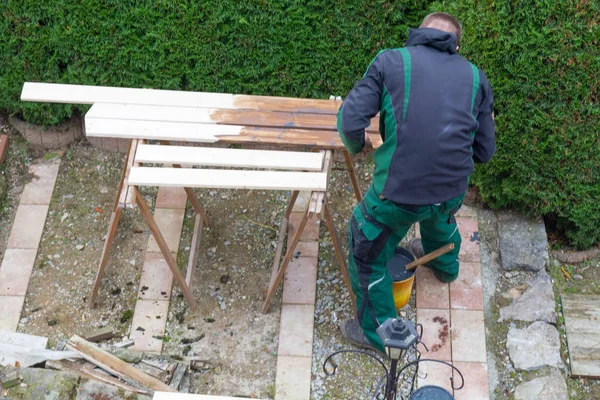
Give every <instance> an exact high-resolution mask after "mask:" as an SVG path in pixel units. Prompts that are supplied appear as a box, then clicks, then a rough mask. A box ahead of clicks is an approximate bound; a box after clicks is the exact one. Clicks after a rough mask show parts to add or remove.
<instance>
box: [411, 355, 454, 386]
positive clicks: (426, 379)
mask: <svg viewBox="0 0 600 400" xmlns="http://www.w3.org/2000/svg"><path fill="white" fill-rule="evenodd" d="M423 358H429V357H427V356H423ZM453 372H454V370H453V369H452V368H450V367H449V366H447V365H444V364H440V363H436V362H423V363H420V364H419V379H418V386H419V387H423V386H428V385H434V386H440V387H443V388H444V389H446V390H447V391H449V392H450V393H452V381H450V378H451V377H452V374H453Z"/></svg>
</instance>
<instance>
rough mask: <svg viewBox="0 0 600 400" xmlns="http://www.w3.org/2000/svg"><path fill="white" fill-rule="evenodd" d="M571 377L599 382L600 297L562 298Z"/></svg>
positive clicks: (574, 296) (573, 295) (572, 296)
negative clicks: (597, 380)
mask: <svg viewBox="0 0 600 400" xmlns="http://www.w3.org/2000/svg"><path fill="white" fill-rule="evenodd" d="M562 306H563V314H564V317H565V327H566V331H567V342H568V346H569V357H570V359H571V375H572V376H574V377H581V378H592V379H600V296H594V295H579V294H569V295H563V296H562Z"/></svg>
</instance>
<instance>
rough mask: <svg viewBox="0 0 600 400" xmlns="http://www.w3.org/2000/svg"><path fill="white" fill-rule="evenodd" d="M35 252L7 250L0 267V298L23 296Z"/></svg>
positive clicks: (27, 284)
mask: <svg viewBox="0 0 600 400" xmlns="http://www.w3.org/2000/svg"><path fill="white" fill-rule="evenodd" d="M36 254H37V250H29V249H7V250H6V252H5V253H4V259H3V260H2V265H1V266H0V296H25V294H27V286H29V278H30V276H31V271H32V270H33V264H34V263H35V256H36Z"/></svg>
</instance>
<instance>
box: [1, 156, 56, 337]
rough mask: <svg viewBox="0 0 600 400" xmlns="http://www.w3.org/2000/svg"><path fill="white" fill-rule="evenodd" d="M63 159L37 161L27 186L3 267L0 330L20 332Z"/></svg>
mask: <svg viewBox="0 0 600 400" xmlns="http://www.w3.org/2000/svg"><path fill="white" fill-rule="evenodd" d="M59 167H60V159H54V160H42V159H40V160H36V161H34V162H33V163H32V164H31V166H30V167H29V173H30V174H31V176H32V180H31V182H29V183H27V184H26V185H25V188H24V189H23V193H22V194H21V199H20V201H19V207H18V208H17V214H16V216H15V220H14V222H13V226H12V229H11V231H10V236H9V238H8V245H7V247H6V252H5V253H4V258H3V260H2V264H1V265H0V330H5V331H12V332H15V331H16V330H17V326H18V324H19V319H20V317H21V310H22V308H23V303H24V302H25V295H26V294H27V287H28V286H29V278H30V277H31V271H32V270H33V264H34V263H35V258H36V256H37V251H38V247H39V244H40V240H41V238H42V232H43V230H44V225H45V224H46V216H47V215H48V207H49V205H50V200H51V199H52V193H53V192H54V185H55V183H56V177H57V176H58V168H59Z"/></svg>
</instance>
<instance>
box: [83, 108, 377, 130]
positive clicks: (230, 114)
mask: <svg viewBox="0 0 600 400" xmlns="http://www.w3.org/2000/svg"><path fill="white" fill-rule="evenodd" d="M86 116H89V118H96V119H98V118H109V119H119V120H140V121H156V122H187V123H197V124H221V125H238V126H252V127H271V128H284V127H285V128H293V129H315V130H329V131H334V132H337V117H336V116H335V115H331V114H309V113H297V112H283V111H264V110H245V109H225V108H223V109H220V108H203V107H173V106H164V105H162V106H150V105H143V104H126V103H96V104H94V105H93V106H92V108H90V110H89V111H88V112H87V114H86ZM378 129H379V120H378V118H373V120H372V121H371V126H370V127H369V128H367V131H369V132H378Z"/></svg>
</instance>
